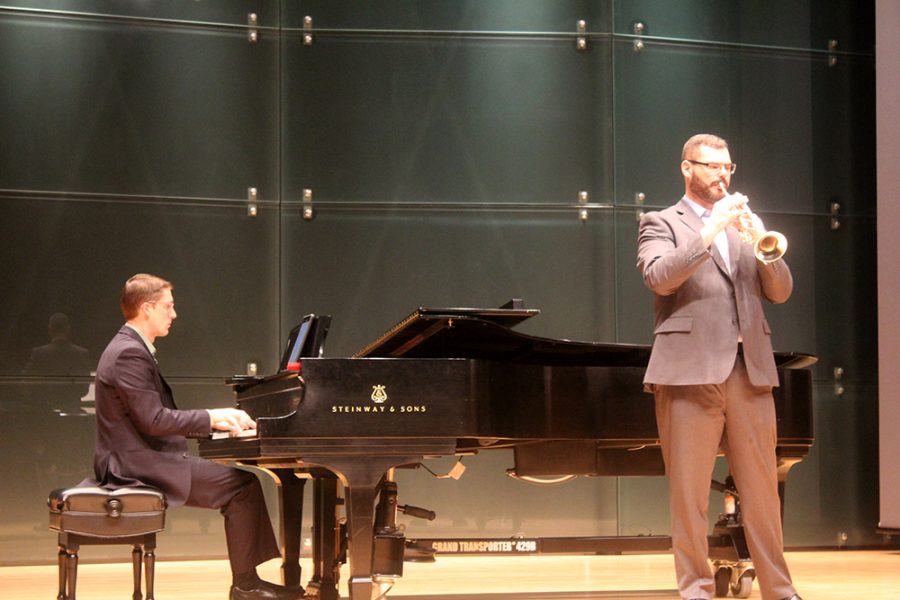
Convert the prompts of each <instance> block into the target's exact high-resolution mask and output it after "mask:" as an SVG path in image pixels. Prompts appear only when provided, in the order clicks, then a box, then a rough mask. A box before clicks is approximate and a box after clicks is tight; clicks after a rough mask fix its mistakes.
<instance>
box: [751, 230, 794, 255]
mask: <svg viewBox="0 0 900 600" xmlns="http://www.w3.org/2000/svg"><path fill="white" fill-rule="evenodd" d="M787 246H788V243H787V238H786V237H784V236H783V235H782V234H780V233H778V232H777V231H767V232H765V233H764V234H763V235H761V236H760V238H759V239H758V240H756V243H755V244H754V245H753V253H754V254H755V255H756V258H757V259H759V260H761V261H762V262H764V263H770V262H775V261H776V260H778V259H779V258H781V257H782V256H784V253H785V252H787Z"/></svg>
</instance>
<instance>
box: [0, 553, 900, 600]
mask: <svg viewBox="0 0 900 600" xmlns="http://www.w3.org/2000/svg"><path fill="white" fill-rule="evenodd" d="M162 549H163V550H165V548H164V547H163V548H162ZM123 550H125V551H126V553H127V549H125V548H123ZM787 558H788V564H789V565H790V568H791V571H792V573H793V576H794V583H795V585H796V586H797V589H798V591H799V592H800V594H802V595H803V597H804V598H805V600H850V599H852V600H860V599H863V598H865V599H882V598H884V599H888V598H898V597H900V550H880V551H859V550H835V551H827V552H822V551H798V552H789V553H788V554H787ZM302 566H303V570H304V576H306V574H308V573H309V567H308V563H307V562H306V561H304V562H303V563H302ZM260 574H261V575H263V576H264V577H265V578H267V579H270V580H274V581H277V580H278V564H277V562H276V561H271V562H268V563H266V564H264V565H262V567H261V568H260ZM229 580H230V575H229V572H228V563H227V562H226V561H224V560H211V561H180V562H170V561H165V560H161V559H160V560H158V561H157V569H156V598H157V600H225V599H226V598H227V597H228V586H229V583H230V581H229ZM56 581H57V579H56V567H55V566H35V567H27V566H26V567H0V597H2V599H3V600H39V599H45V600H50V599H52V598H56V591H57V589H56V585H57V584H56ZM345 581H346V573H342V586H341V593H342V594H344V597H345V596H346V593H347V590H346V587H345V584H344V582H345ZM130 596H131V564H130V563H128V564H124V563H116V564H83V565H81V566H80V567H79V569H78V599H79V600H110V599H111V598H129V597H130ZM729 597H730V596H729ZM388 598H402V599H403V600H425V599H427V600H474V599H484V600H512V599H548V600H549V599H553V600H564V599H590V598H596V599H607V600H608V599H620V598H621V599H623V600H624V599H628V600H644V599H646V600H658V599H661V598H670V599H673V600H677V598H678V593H677V592H676V591H675V576H674V569H673V566H672V556H671V555H669V554H641V555H626V556H529V557H514V558H508V557H498V556H487V557H477V558H476V557H463V556H447V557H439V558H438V561H437V562H436V563H434V564H417V563H406V565H405V567H404V577H403V578H402V579H399V580H398V581H397V583H396V585H395V586H394V588H393V590H391V591H390V593H389V594H388ZM750 598H751V599H754V600H759V599H760V598H761V596H760V594H759V589H758V587H757V585H756V584H755V583H754V586H753V593H752V594H751V595H750Z"/></svg>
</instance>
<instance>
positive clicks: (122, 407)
mask: <svg viewBox="0 0 900 600" xmlns="http://www.w3.org/2000/svg"><path fill="white" fill-rule="evenodd" d="M95 398H96V416H97V441H96V445H95V448H94V475H95V477H96V479H97V482H98V483H99V484H100V485H103V486H106V487H123V486H129V485H140V484H147V485H152V486H155V487H158V488H160V489H161V490H162V491H163V492H165V494H166V498H167V500H168V502H169V505H170V506H179V505H181V504H183V503H184V501H185V499H186V498H187V495H188V493H189V492H190V489H191V467H190V461H191V460H199V459H197V458H196V457H191V456H190V455H189V454H188V451H187V440H186V439H185V438H186V437H206V436H208V435H209V433H210V423H209V413H207V412H206V411H205V410H178V409H177V407H176V406H175V402H174V400H173V398H172V390H171V388H170V387H169V385H168V384H167V383H166V382H165V380H164V379H163V378H162V375H161V374H160V372H159V367H158V366H157V364H156V360H155V359H154V358H153V355H151V354H150V350H148V349H147V346H145V345H144V342H143V341H142V340H141V338H140V336H139V335H138V333H137V332H136V331H134V330H133V329H131V328H130V327H127V326H123V327H122V328H121V329H120V330H119V332H118V333H117V334H116V335H115V337H113V339H112V341H110V343H109V345H108V346H107V347H106V350H104V351H103V355H102V356H101V357H100V363H99V365H98V366H97V377H96V387H95Z"/></svg>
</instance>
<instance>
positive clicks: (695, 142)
mask: <svg viewBox="0 0 900 600" xmlns="http://www.w3.org/2000/svg"><path fill="white" fill-rule="evenodd" d="M700 146H707V147H709V148H715V149H716V150H728V142H726V141H725V140H723V139H722V138H720V137H719V136H717V135H713V134H711V133H698V134H697V135H693V136H691V138H690V139H689V140H688V141H686V142H685V143H684V148H683V149H682V150H681V160H687V158H688V157H689V156H693V155H694V150H696V149H697V148H699V147H700Z"/></svg>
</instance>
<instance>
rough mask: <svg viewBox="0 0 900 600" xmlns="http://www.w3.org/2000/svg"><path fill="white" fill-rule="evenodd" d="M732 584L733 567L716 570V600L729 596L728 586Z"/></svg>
mask: <svg viewBox="0 0 900 600" xmlns="http://www.w3.org/2000/svg"><path fill="white" fill-rule="evenodd" d="M730 583H731V567H719V568H718V569H716V598H724V597H725V596H727V595H728V585H729V584H730Z"/></svg>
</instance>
